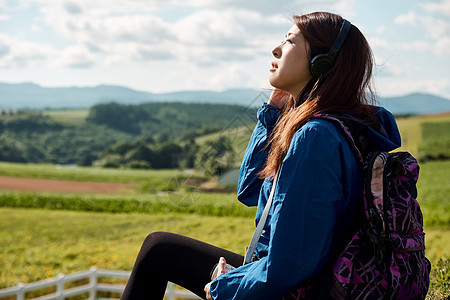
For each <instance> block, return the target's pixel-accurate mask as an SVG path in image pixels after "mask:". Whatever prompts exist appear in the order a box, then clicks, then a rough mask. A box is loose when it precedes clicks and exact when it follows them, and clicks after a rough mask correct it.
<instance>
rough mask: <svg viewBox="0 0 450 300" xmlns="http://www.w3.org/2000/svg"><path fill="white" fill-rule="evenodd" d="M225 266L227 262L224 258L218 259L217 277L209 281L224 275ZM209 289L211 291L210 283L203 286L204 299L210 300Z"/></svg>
mask: <svg viewBox="0 0 450 300" xmlns="http://www.w3.org/2000/svg"><path fill="white" fill-rule="evenodd" d="M226 266H227V262H226V260H225V258H223V257H221V258H220V259H219V264H218V270H217V275H216V276H215V277H214V278H211V280H214V279H216V278H217V277H218V276H220V275H222V274H225V273H226V272H227V271H226V270H225V269H226ZM210 289H211V282H210V283H208V284H207V285H205V293H206V299H207V300H212V298H211V294H210Z"/></svg>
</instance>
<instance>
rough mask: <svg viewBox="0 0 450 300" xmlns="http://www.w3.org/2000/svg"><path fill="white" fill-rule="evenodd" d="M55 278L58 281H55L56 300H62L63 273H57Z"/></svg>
mask: <svg viewBox="0 0 450 300" xmlns="http://www.w3.org/2000/svg"><path fill="white" fill-rule="evenodd" d="M56 278H57V279H58V282H57V283H56V294H57V297H58V300H64V274H58V276H57V277H56Z"/></svg>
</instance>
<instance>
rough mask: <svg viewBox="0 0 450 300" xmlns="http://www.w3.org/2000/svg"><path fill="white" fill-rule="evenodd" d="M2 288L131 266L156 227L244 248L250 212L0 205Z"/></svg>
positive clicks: (250, 223)
mask: <svg viewBox="0 0 450 300" xmlns="http://www.w3.org/2000/svg"><path fill="white" fill-rule="evenodd" d="M0 214H1V215H2V218H0V227H1V228H2V230H1V231H0V248H1V249H2V251H0V265H1V266H2V267H1V268H0V288H4V287H8V286H14V285H16V284H17V283H18V282H23V283H27V282H32V281H36V280H41V279H45V278H49V277H54V276H57V275H58V274H59V273H66V274H67V273H71V272H75V271H81V270H87V269H89V268H90V267H91V266H94V265H95V266H97V267H98V268H102V269H111V270H131V268H132V266H133V263H134V260H135V258H136V255H137V253H138V251H139V248H140V245H141V243H142V241H143V240H144V238H145V237H146V236H147V234H149V233H151V232H153V231H169V232H174V233H179V234H183V235H188V236H190V237H193V238H197V239H200V240H203V241H206V242H209V243H213V244H214V245H217V246H219V247H224V248H227V249H230V250H232V251H235V252H239V253H242V252H243V249H244V245H246V244H247V243H248V241H249V240H250V239H251V236H252V233H253V228H254V222H253V218H252V217H221V218H217V217H209V216H199V215H189V214H152V215H149V214H109V213H92V212H74V211H49V210H40V209H13V208H0Z"/></svg>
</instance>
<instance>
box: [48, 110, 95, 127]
mask: <svg viewBox="0 0 450 300" xmlns="http://www.w3.org/2000/svg"><path fill="white" fill-rule="evenodd" d="M42 114H43V115H46V116H49V117H51V118H52V119H53V120H55V121H56V122H59V123H62V124H66V125H82V124H84V123H85V122H86V118H87V116H88V114H89V109H55V110H53V109H52V110H45V111H43V112H42Z"/></svg>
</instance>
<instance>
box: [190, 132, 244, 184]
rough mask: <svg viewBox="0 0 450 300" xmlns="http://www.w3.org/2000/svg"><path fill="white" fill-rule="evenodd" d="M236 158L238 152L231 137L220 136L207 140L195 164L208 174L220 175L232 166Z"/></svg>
mask: <svg viewBox="0 0 450 300" xmlns="http://www.w3.org/2000/svg"><path fill="white" fill-rule="evenodd" d="M235 158H236V153H235V152H234V150H233V147H232V144H231V141H230V139H229V138H227V137H219V138H218V139H216V140H211V141H207V142H205V145H204V146H203V147H201V149H200V151H199V153H198V155H197V159H196V164H195V165H196V168H197V169H200V170H203V171H204V172H205V173H206V174H208V175H212V176H214V175H220V174H222V173H223V172H225V171H227V170H228V169H230V168H231V167H232V165H233V163H234V161H235Z"/></svg>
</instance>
